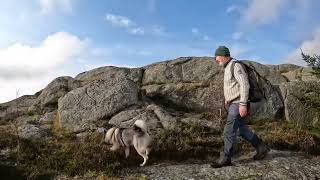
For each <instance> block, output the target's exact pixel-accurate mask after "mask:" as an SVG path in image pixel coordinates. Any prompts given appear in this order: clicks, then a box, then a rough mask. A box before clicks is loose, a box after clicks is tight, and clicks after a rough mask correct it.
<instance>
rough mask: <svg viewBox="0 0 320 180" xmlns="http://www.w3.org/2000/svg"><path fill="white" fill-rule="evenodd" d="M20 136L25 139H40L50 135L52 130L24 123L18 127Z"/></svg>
mask: <svg viewBox="0 0 320 180" xmlns="http://www.w3.org/2000/svg"><path fill="white" fill-rule="evenodd" d="M18 133H19V137H21V138H24V139H40V138H44V137H47V136H49V135H50V131H49V130H48V129H45V128H41V127H40V126H38V125H34V124H29V123H27V124H24V125H21V126H19V127H18Z"/></svg>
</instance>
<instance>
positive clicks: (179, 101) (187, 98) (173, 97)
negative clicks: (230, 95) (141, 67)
mask: <svg viewBox="0 0 320 180" xmlns="http://www.w3.org/2000/svg"><path fill="white" fill-rule="evenodd" d="M221 82H222V80H221ZM221 82H220V83H218V82H215V83H169V84H164V85H148V86H143V87H142V90H143V91H144V92H145V94H146V96H148V97H149V98H151V99H153V100H154V101H159V102H160V103H161V104H164V105H166V106H169V107H173V108H176V109H178V110H179V109H182V110H185V111H199V112H203V111H214V112H218V110H219V109H222V107H223V106H222V105H223V83H221Z"/></svg>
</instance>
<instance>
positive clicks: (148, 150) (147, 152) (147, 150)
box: [146, 148, 150, 156]
mask: <svg viewBox="0 0 320 180" xmlns="http://www.w3.org/2000/svg"><path fill="white" fill-rule="evenodd" d="M149 153H150V148H147V149H146V155H147V156H149Z"/></svg>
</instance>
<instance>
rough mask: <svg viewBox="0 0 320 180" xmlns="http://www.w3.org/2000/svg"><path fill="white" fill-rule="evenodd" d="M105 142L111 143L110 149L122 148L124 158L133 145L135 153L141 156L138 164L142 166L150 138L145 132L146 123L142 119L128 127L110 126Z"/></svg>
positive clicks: (148, 149)
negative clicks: (140, 162)
mask: <svg viewBox="0 0 320 180" xmlns="http://www.w3.org/2000/svg"><path fill="white" fill-rule="evenodd" d="M105 142H106V143H107V144H110V145H112V147H111V148H110V150H111V151H117V150H119V149H120V148H124V151H125V157H126V158H127V157H128V156H129V154H130V146H134V148H135V149H136V151H137V153H138V154H139V155H140V156H142V157H143V163H142V164H140V166H144V165H145V164H146V163H147V160H148V158H149V157H148V155H149V153H150V150H151V148H150V145H151V142H152V138H151V136H150V135H149V134H148V132H147V124H146V123H145V122H144V121H143V120H136V121H135V122H134V125H133V127H130V128H118V127H113V128H110V129H109V130H108V131H107V132H106V135H105Z"/></svg>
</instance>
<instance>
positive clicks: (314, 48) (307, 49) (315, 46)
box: [286, 26, 320, 65]
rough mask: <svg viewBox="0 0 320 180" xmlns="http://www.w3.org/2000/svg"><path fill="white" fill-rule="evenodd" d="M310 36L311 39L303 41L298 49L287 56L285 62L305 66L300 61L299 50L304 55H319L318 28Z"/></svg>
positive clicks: (319, 32) (319, 36) (319, 39)
mask: <svg viewBox="0 0 320 180" xmlns="http://www.w3.org/2000/svg"><path fill="white" fill-rule="evenodd" d="M312 35H313V36H312V39H310V40H305V41H303V42H302V43H301V45H300V47H299V48H297V49H296V50H294V51H293V52H291V53H290V54H289V55H288V57H287V60H286V61H287V62H289V63H293V64H298V65H306V63H305V62H304V61H303V60H302V59H301V49H302V51H303V52H304V53H306V54H309V55H314V54H318V55H319V54H320V26H319V27H317V28H316V29H315V30H314V32H313V34H312Z"/></svg>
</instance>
